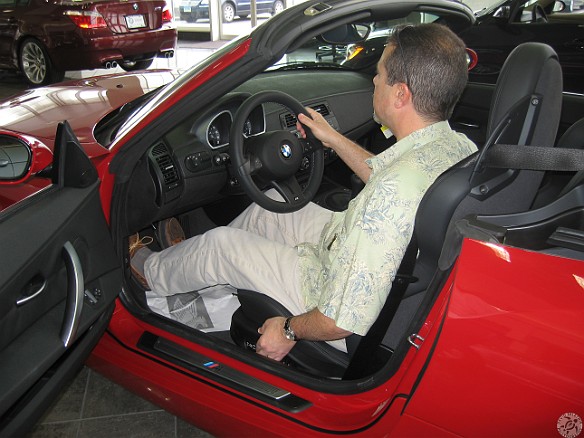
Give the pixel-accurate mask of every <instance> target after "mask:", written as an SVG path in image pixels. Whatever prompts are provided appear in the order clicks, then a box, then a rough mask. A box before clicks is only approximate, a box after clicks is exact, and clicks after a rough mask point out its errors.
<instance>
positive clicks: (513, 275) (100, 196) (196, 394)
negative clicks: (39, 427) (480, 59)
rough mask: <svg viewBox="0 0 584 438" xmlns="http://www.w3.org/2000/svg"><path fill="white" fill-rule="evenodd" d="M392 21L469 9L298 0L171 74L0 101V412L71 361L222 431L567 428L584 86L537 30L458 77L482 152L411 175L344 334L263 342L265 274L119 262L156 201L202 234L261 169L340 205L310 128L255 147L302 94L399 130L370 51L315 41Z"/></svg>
mask: <svg viewBox="0 0 584 438" xmlns="http://www.w3.org/2000/svg"><path fill="white" fill-rule="evenodd" d="M389 20H400V21H402V22H404V23H419V22H420V21H422V20H423V21H424V22H428V21H435V22H440V23H444V24H446V25H448V26H450V27H452V28H453V29H460V28H461V27H464V26H469V25H471V24H472V23H473V22H474V20H475V18H474V15H473V13H472V11H471V10H470V9H468V7H466V6H464V5H463V4H461V3H458V2H452V1H447V0H427V1H423V2H421V1H418V0H398V1H392V2H388V1H387V0H369V1H360V0H359V1H356V0H331V1H328V2H326V3H325V2H320V1H308V2H305V3H302V4H300V5H297V6H294V7H292V8H289V9H287V10H285V11H283V12H282V13H281V14H278V15H277V16H275V17H273V18H272V19H271V20H269V21H268V22H266V23H265V24H263V25H261V26H259V27H258V28H256V29H255V30H253V31H252V32H251V34H250V35H248V36H245V37H242V38H239V39H237V40H234V41H233V42H232V43H230V44H229V45H227V46H225V47H223V48H222V49H220V50H219V51H217V52H216V53H215V54H213V55H212V56H211V57H210V58H208V59H207V60H205V61H203V62H202V63H200V64H198V65H197V66H194V67H193V68H192V69H191V70H189V71H187V72H185V73H184V74H182V75H180V76H179V77H177V78H176V79H174V80H172V79H173V78H172V77H171V76H169V72H164V71H163V72H156V71H146V72H141V73H139V74H131V75H129V76H124V75H114V76H109V77H105V78H98V79H95V80H91V81H88V82H85V81H79V82H73V83H68V84H63V85H62V86H61V85H58V86H52V87H44V88H38V89H35V90H30V91H27V92H26V93H25V94H23V95H21V96H18V97H15V98H14V99H11V100H8V101H6V102H4V103H3V104H2V105H1V106H0V204H1V205H2V211H0V238H1V240H0V241H1V242H2V243H1V245H2V246H1V251H0V303H1V305H0V435H7V436H14V435H22V434H24V433H26V431H27V430H28V429H30V428H31V427H33V426H34V424H35V421H37V420H38V418H39V417H40V416H41V415H42V413H43V411H44V410H45V409H46V408H47V407H48V405H49V404H50V402H51V400H52V399H54V398H55V397H56V396H57V395H58V394H59V392H60V391H61V388H62V387H63V384H64V383H65V382H67V381H69V380H70V379H72V378H73V376H74V375H75V373H76V372H77V371H78V370H79V369H80V367H81V366H82V365H83V364H84V363H87V364H88V365H89V366H90V367H92V368H93V369H94V370H96V371H97V372H99V373H101V374H103V375H105V376H107V377H108V378H110V379H112V380H114V381H116V382H118V383H120V384H121V385H123V386H125V387H126V388H128V389H129V390H131V391H133V392H135V393H137V394H139V395H141V396H142V397H144V398H146V399H147V400H150V401H151V402H153V403H155V404H157V405H159V406H161V407H163V408H164V409H166V410H168V411H169V412H172V413H173V414H176V415H179V416H180V417H182V418H184V419H186V420H187V421H189V422H191V423H193V424H195V425H197V426H198V427H200V428H202V429H204V430H207V431H209V432H210V433H212V434H213V435H216V436H222V435H231V436H234V435H253V436H265V435H276V436H333V435H339V434H340V435H349V434H350V435H360V436H404V435H408V436H477V435H478V436H509V437H511V436H530V437H531V436H537V435H547V436H556V434H560V435H563V436H577V434H578V433H579V432H580V430H581V425H582V422H581V418H582V416H583V415H584V379H583V378H582V377H583V373H582V365H581V364H582V363H584V318H582V314H583V313H584V243H583V242H584V221H583V217H584V183H583V181H582V175H581V174H582V172H579V170H581V167H582V162H584V157H583V156H582V154H583V153H582V151H581V150H578V149H577V148H578V147H579V145H582V143H583V139H584V134H582V130H583V129H584V123H583V122H582V121H579V119H581V118H582V117H584V96H582V95H577V94H574V93H564V94H562V89H561V70H560V69H559V63H558V60H557V56H556V54H555V53H554V51H553V50H552V49H551V48H550V47H549V46H546V45H543V44H526V45H522V46H520V47H519V48H518V49H517V50H516V51H514V52H513V53H512V55H511V57H510V58H509V60H508V62H507V63H506V65H505V67H504V69H505V70H504V71H506V72H507V73H505V74H501V77H502V78H503V79H501V80H500V81H499V82H498V83H497V84H496V85H493V84H482V83H472V82H471V83H469V84H468V87H467V90H466V92H465V93H464V95H463V96H462V98H461V100H460V102H459V104H458V106H457V108H456V111H455V113H454V115H453V117H452V119H451V120H450V123H451V124H452V126H454V127H464V126H466V127H467V129H468V132H469V133H470V134H473V133H474V137H473V138H474V139H475V140H476V142H477V144H478V145H479V146H480V151H479V152H478V153H477V154H476V155H474V156H473V157H471V158H470V159H469V160H467V161H465V162H463V163H460V164H459V165H457V166H455V167H453V168H452V169H450V170H449V171H447V172H446V173H445V174H444V175H442V176H441V177H440V178H439V179H438V180H437V181H436V183H435V184H434V185H433V186H432V187H431V189H430V190H429V191H428V193H427V195H426V196H425V197H424V200H423V202H422V204H421V205H420V209H419V211H418V214H417V218H416V227H415V234H416V237H417V247H416V246H414V244H412V248H413V251H410V254H413V255H414V257H413V258H411V257H408V258H407V262H404V263H403V266H404V268H403V270H401V269H400V273H399V275H398V277H396V281H395V282H394V285H393V287H392V291H391V292H390V294H389V297H390V298H389V299H388V302H387V303H386V306H385V307H384V310H383V311H382V314H381V316H380V318H379V320H378V321H377V322H376V324H375V325H374V328H375V329H372V330H371V331H370V333H368V334H367V336H365V337H363V338H362V339H361V340H360V342H359V345H358V346H357V347H356V348H351V349H350V351H349V353H342V352H339V351H338V350H334V349H332V348H330V346H328V344H321V343H314V342H307V341H300V342H298V343H297V345H296V346H295V347H294V349H293V350H292V351H291V352H290V355H289V356H288V357H287V358H286V359H285V360H284V361H283V362H282V363H281V362H276V361H273V360H270V359H267V358H265V357H262V356H259V355H257V354H255V352H254V351H253V347H254V343H255V338H254V336H255V337H257V327H258V324H261V323H262V322H263V320H264V319H265V318H266V317H268V316H269V315H276V314H280V315H283V314H286V312H287V310H286V309H283V308H281V306H278V304H277V303H275V302H271V301H269V300H268V299H266V297H265V296H264V295H262V294H261V292H262V291H242V290H233V289H230V288H225V289H224V288H218V289H216V290H213V293H212V294H209V293H208V292H209V291H207V292H206V293H205V294H199V293H198V292H197V291H193V292H192V293H190V294H180V295H177V296H174V297H169V298H168V299H167V298H164V299H160V298H159V297H156V296H154V295H153V294H151V293H149V292H146V291H144V290H143V289H142V287H141V286H140V285H139V284H138V282H137V281H136V280H135V279H134V278H133V277H132V276H131V273H130V267H129V255H128V238H129V237H130V236H132V235H133V234H135V233H136V232H140V233H141V234H142V235H148V234H154V233H153V226H156V224H157V223H158V222H159V221H160V220H163V219H166V218H169V217H176V218H178V219H179V221H180V222H181V224H182V226H183V228H184V230H185V232H186V234H187V235H188V236H192V235H196V234H199V233H202V232H204V231H206V230H209V229H211V228H213V227H216V226H221V225H225V224H227V223H229V222H230V221H231V219H232V218H233V217H234V216H235V215H237V214H238V213H239V212H241V211H242V210H243V209H244V208H246V207H247V206H248V205H249V204H250V202H251V201H250V196H254V199H255V198H258V196H259V198H260V199H261V196H262V195H261V193H263V192H262V191H263V189H266V188H269V187H276V188H279V190H281V193H282V194H283V196H284V198H285V199H287V200H288V201H287V202H286V203H284V205H278V206H277V208H279V209H294V208H296V207H297V204H299V203H300V204H301V203H303V202H308V201H309V200H310V199H312V200H313V201H314V202H318V203H320V204H321V205H323V206H325V207H327V208H329V209H331V210H338V209H342V208H344V207H345V206H346V204H347V202H349V200H350V199H351V197H352V196H353V195H354V194H355V193H354V192H355V191H356V190H351V187H352V185H351V182H352V175H351V172H349V170H348V168H347V167H346V166H345V165H344V164H343V163H342V162H341V161H340V160H339V159H338V157H336V156H335V155H334V154H331V153H330V151H328V150H324V149H323V148H322V147H321V146H320V145H319V144H318V143H316V142H314V141H312V140H308V141H303V140H300V139H298V140H297V141H298V143H295V144H294V153H295V154H301V157H299V159H298V160H290V161H289V162H290V163H292V164H291V165H290V166H289V167H287V168H286V175H287V176H286V177H285V178H283V180H280V181H273V180H271V179H270V178H266V176H267V175H269V174H270V172H269V166H270V164H269V162H267V161H261V160H262V156H263V155H262V154H261V153H259V152H257V149H256V151H255V152H254V153H253V154H252V152H251V149H250V148H249V146H250V145H254V146H255V147H256V148H259V147H264V148H267V149H266V150H267V151H269V150H270V149H269V148H270V147H271V146H273V145H272V144H271V143H270V142H266V141H263V140H264V139H265V138H266V136H268V137H270V138H272V139H273V138H281V136H284V137H285V138H287V139H289V138H291V136H290V132H295V120H296V114H297V113H298V112H300V111H303V108H304V107H305V106H310V107H313V108H315V109H316V110H318V111H319V112H321V113H322V114H323V115H324V116H325V118H327V120H328V121H329V122H330V123H331V124H333V126H335V127H336V128H337V129H338V130H339V131H340V132H342V133H343V134H345V135H347V136H349V137H350V138H352V139H354V140H355V141H357V142H359V143H360V144H362V145H363V146H364V147H366V148H368V149H369V150H371V151H372V152H374V153H378V152H380V151H382V150H384V149H386V148H388V147H391V140H390V139H387V138H385V135H384V134H383V133H382V132H381V130H380V129H379V126H378V125H377V124H376V123H375V122H374V121H373V120H372V117H371V114H372V99H371V94H372V91H373V85H372V74H371V72H369V71H360V70H352V69H348V68H343V67H342V66H339V65H338V63H328V62H326V59H325V60H324V61H323V62H319V61H318V59H319V57H320V58H321V59H323V55H324V57H325V58H326V56H327V55H328V56H333V55H334V54H332V53H331V52H330V51H329V49H330V48H331V45H347V44H352V43H358V42H360V41H361V40H365V39H366V38H367V37H368V36H369V33H370V31H371V30H372V25H373V23H378V22H382V21H389ZM339 35H344V37H342V38H341V37H339ZM164 84H166V85H164ZM156 85H160V86H159V87H158V88H156ZM122 93H124V94H122ZM493 96H494V98H493V99H492V97H493ZM491 100H492V101H493V103H492V104H491ZM562 108H564V110H562ZM566 109H567V110H566ZM556 133H557V135H556ZM292 138H295V137H292ZM295 141H296V140H295ZM276 144H279V143H276ZM262 145H263V146H262ZM554 145H555V146H556V147H555V148H554V147H552V146H554ZM535 146H540V148H536V147H535ZM558 156H560V158H561V159H558ZM541 157H544V159H542V158H541ZM258 160H260V161H261V165H257V163H258ZM250 163H254V166H250V165H249V164H250ZM266 169H267V173H265V172H266ZM314 193H316V194H315V195H314V198H312V194H314ZM416 254H419V255H418V256H417V257H415V256H416ZM414 280H415V281H414ZM208 300H215V301H212V302H211V301H208ZM219 308H220V309H221V311H219V310H217V309H219Z"/></svg>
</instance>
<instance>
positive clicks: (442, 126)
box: [366, 121, 451, 171]
mask: <svg viewBox="0 0 584 438" xmlns="http://www.w3.org/2000/svg"><path fill="white" fill-rule="evenodd" d="M450 130H451V129H450V125H449V124H448V122H447V121H441V122H436V123H433V124H431V125H428V126H426V127H425V128H422V129H418V130H417V131H414V132H412V133H411V134H410V135H408V136H407V137H404V138H402V139H401V140H400V141H398V142H397V143H395V144H394V145H393V146H391V147H389V148H387V149H386V150H385V151H383V152H382V153H380V154H378V155H376V156H375V157H371V158H369V159H367V160H366V163H367V164H368V165H369V167H370V168H371V169H372V170H374V171H375V169H376V168H380V167H385V166H387V165H389V164H391V163H393V162H394V161H396V160H398V159H399V158H400V157H401V156H403V155H404V154H406V153H408V152H409V151H411V150H413V149H417V148H419V147H422V146H424V145H425V144H427V143H429V142H430V141H432V140H434V139H435V138H436V137H438V136H440V135H441V134H442V133H445V132H448V131H450Z"/></svg>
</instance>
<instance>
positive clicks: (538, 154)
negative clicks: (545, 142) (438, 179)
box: [482, 144, 584, 172]
mask: <svg viewBox="0 0 584 438" xmlns="http://www.w3.org/2000/svg"><path fill="white" fill-rule="evenodd" d="M482 165H483V167H490V168H502V169H520V170H544V171H557V172H578V171H580V170H583V169H584V149H569V148H554V147H542V146H516V145H506V144H494V145H492V146H491V147H490V148H489V150H488V151H487V154H486V156H485V159H484V161H483V163H482Z"/></svg>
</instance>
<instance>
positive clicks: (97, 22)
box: [63, 11, 107, 29]
mask: <svg viewBox="0 0 584 438" xmlns="http://www.w3.org/2000/svg"><path fill="white" fill-rule="evenodd" d="M63 15H67V16H68V17H69V18H70V19H71V21H73V23H75V25H76V26H77V27H80V28H81V29H96V28H100V27H107V23H106V22H105V20H104V18H103V17H102V16H101V14H100V13H99V12H95V11H65V12H63Z"/></svg>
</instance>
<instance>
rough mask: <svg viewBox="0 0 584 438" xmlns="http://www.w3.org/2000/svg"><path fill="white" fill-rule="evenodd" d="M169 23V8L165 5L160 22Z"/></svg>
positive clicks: (170, 17) (170, 13) (170, 19)
mask: <svg viewBox="0 0 584 438" xmlns="http://www.w3.org/2000/svg"><path fill="white" fill-rule="evenodd" d="M171 21H172V12H170V8H169V7H168V5H167V6H165V7H164V9H163V10H162V22H163V23H170V22H171Z"/></svg>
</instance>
